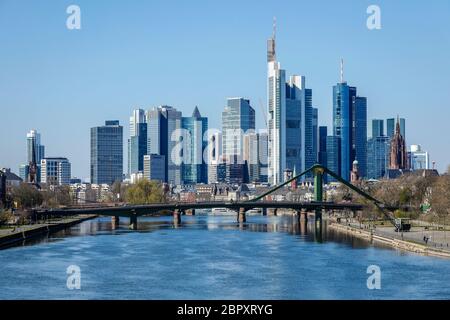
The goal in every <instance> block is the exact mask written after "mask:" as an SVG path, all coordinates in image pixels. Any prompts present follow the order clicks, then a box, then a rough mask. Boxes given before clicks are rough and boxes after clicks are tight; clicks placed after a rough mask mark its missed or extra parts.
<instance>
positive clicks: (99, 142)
mask: <svg viewBox="0 0 450 320" xmlns="http://www.w3.org/2000/svg"><path fill="white" fill-rule="evenodd" d="M122 177H123V127H122V126H121V125H120V124H119V121H118V120H109V121H105V125H104V126H100V127H93V128H91V183H95V184H103V183H106V184H113V183H114V182H115V181H122Z"/></svg>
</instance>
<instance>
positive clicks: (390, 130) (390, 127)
mask: <svg viewBox="0 0 450 320" xmlns="http://www.w3.org/2000/svg"><path fill="white" fill-rule="evenodd" d="M395 127H396V121H395V118H390V119H387V120H386V128H387V133H386V135H387V136H388V137H389V139H392V138H393V137H394V135H395ZM400 134H401V135H402V137H403V139H405V141H406V120H405V119H404V118H400Z"/></svg>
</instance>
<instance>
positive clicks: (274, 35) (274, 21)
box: [272, 17, 277, 40]
mask: <svg viewBox="0 0 450 320" xmlns="http://www.w3.org/2000/svg"><path fill="white" fill-rule="evenodd" d="M276 35H277V17H273V34H272V38H273V40H275V37H276Z"/></svg>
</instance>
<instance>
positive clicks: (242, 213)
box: [238, 208, 247, 222]
mask: <svg viewBox="0 0 450 320" xmlns="http://www.w3.org/2000/svg"><path fill="white" fill-rule="evenodd" d="M246 221H247V219H246V217H245V208H239V213H238V222H246Z"/></svg>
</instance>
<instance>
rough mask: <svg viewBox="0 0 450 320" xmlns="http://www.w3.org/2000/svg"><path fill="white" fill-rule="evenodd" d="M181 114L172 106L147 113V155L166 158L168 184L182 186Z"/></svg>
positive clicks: (160, 107) (161, 107) (157, 108)
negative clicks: (157, 155)
mask: <svg viewBox="0 0 450 320" xmlns="http://www.w3.org/2000/svg"><path fill="white" fill-rule="evenodd" d="M181 140H182V131H181V112H179V111H177V109H175V108H173V107H170V106H159V107H155V108H153V109H151V110H149V111H147V153H148V154H159V155H163V156H165V161H166V166H165V170H166V174H165V176H166V179H167V181H166V182H169V183H171V184H173V185H179V184H181V160H182V156H183V155H182V154H181V152H182V148H181V147H180V143H181Z"/></svg>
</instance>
